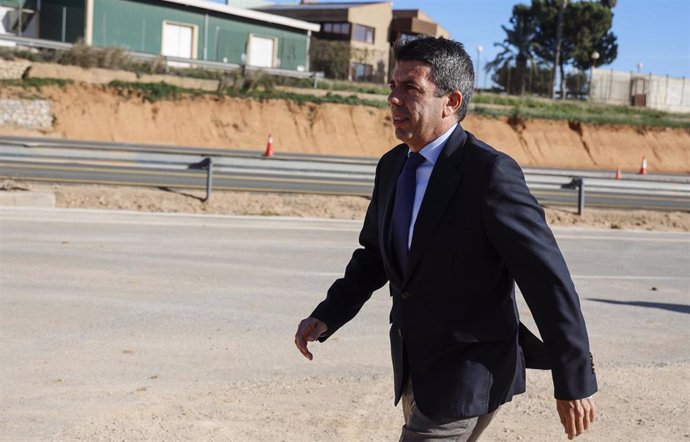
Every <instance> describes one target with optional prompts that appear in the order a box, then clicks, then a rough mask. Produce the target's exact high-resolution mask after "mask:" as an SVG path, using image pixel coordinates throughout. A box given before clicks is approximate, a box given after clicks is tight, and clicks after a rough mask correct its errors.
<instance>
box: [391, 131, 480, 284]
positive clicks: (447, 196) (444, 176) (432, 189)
mask: <svg viewBox="0 0 690 442" xmlns="http://www.w3.org/2000/svg"><path fill="white" fill-rule="evenodd" d="M466 140H467V134H466V133H465V131H464V129H463V128H462V127H461V126H460V125H459V124H458V127H457V128H456V129H455V131H453V133H452V134H451V136H450V138H448V141H447V142H446V145H445V147H444V148H443V152H442V153H441V155H439V157H438V160H437V161H436V165H435V166H434V170H433V171H432V172H431V176H430V177H429V184H428V185H427V188H426V192H425V193H424V199H423V200H422V205H421V207H420V208H419V213H418V214H417V221H416V222H415V227H414V233H413V236H412V245H411V247H410V255H409V258H408V262H407V274H406V275H405V278H404V279H405V281H404V283H403V285H405V283H407V280H408V279H409V277H410V275H412V274H413V273H414V270H415V269H416V267H417V265H418V264H419V260H420V259H421V257H422V254H423V252H424V247H425V246H426V244H428V242H429V239H430V238H431V235H432V233H433V232H434V229H435V228H436V225H437V224H438V222H439V221H440V220H441V218H442V217H443V214H444V213H445V211H446V208H447V207H448V205H449V204H450V202H451V201H452V199H453V195H455V191H456V189H457V187H458V184H460V179H461V173H460V170H459V168H458V167H457V166H458V164H460V162H461V161H462V158H463V149H462V146H463V145H464V144H465V141H466Z"/></svg>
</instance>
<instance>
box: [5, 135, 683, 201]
mask: <svg viewBox="0 0 690 442" xmlns="http://www.w3.org/2000/svg"><path fill="white" fill-rule="evenodd" d="M2 144H4V145H5V146H6V147H5V148H4V149H2V150H0V154H3V156H4V157H12V158H19V159H27V158H28V159H31V160H33V159H44V160H50V161H84V162H93V161H96V162H105V163H108V162H112V163H118V164H120V165H121V164H122V163H130V164H132V165H133V166H134V167H146V168H151V167H153V168H159V169H168V170H169V169H174V170H199V171H203V172H205V176H206V201H208V200H210V198H211V193H212V189H213V173H214V171H223V172H226V171H227V172H231V171H238V170H261V171H262V173H266V174H269V175H276V176H280V175H284V174H292V175H296V176H300V177H305V176H315V177H321V178H324V177H327V178H329V179H337V178H348V179H357V180H359V181H361V182H371V184H372V186H373V177H374V172H375V164H376V161H375V160H373V159H364V158H362V159H356V158H353V159H347V158H342V159H341V158H339V157H332V158H328V157H325V158H321V157H314V156H308V155H299V154H293V155H291V156H286V157H282V156H274V157H270V158H266V157H263V156H262V155H261V154H260V153H258V152H250V151H239V150H209V149H200V148H181V147H171V146H145V145H144V146H136V145H131V144H127V145H117V144H106V143H99V144H97V143H88V142H74V143H72V142H66V141H62V140H54V141H51V140H44V141H43V142H38V141H34V140H33V139H32V140H29V141H22V140H21V139H20V138H16V137H0V145H2ZM71 144H74V146H71ZM322 159H323V161H322ZM569 172H577V171H569ZM590 173H591V172H590ZM525 176H526V181H527V184H528V186H529V187H530V189H531V190H532V191H535V190H558V189H573V190H577V192H578V213H579V214H582V213H583V211H584V209H585V197H586V190H587V191H590V192H612V193H616V194H620V195H626V194H627V195H630V194H637V195H648V196H649V195H651V196H657V195H658V196H674V197H681V198H687V200H688V201H689V205H688V207H689V208H690V182H671V181H664V180H650V179H644V180H638V179H634V180H633V179H623V180H616V179H613V178H597V177H588V176H583V175H582V174H577V175H575V174H556V171H544V172H543V173H535V172H534V169H528V171H527V172H526V175H525Z"/></svg>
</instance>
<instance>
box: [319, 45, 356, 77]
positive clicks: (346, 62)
mask: <svg viewBox="0 0 690 442" xmlns="http://www.w3.org/2000/svg"><path fill="white" fill-rule="evenodd" d="M350 49H351V48H350V45H348V44H347V43H345V42H340V41H330V40H321V39H318V38H314V37H312V39H311V45H310V47H309V59H310V65H311V70H312V71H321V72H323V73H324V75H325V76H326V77H327V78H333V79H336V80H347V76H348V73H349V69H350Z"/></svg>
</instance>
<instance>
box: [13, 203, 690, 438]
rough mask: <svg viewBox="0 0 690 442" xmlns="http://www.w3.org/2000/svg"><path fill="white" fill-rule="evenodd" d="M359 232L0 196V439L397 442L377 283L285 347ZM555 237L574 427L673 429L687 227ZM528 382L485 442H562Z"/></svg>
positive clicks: (644, 431)
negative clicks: (335, 327) (594, 379)
mask: <svg viewBox="0 0 690 442" xmlns="http://www.w3.org/2000/svg"><path fill="white" fill-rule="evenodd" d="M358 228H359V222H358V221H342V220H305V219H290V218H278V217H222V216H195V215H189V216H186V215H177V216H169V215H167V214H152V213H141V212H125V211H103V210H89V211H86V210H52V211H46V210H40V209H2V210H0V241H1V243H2V247H1V248H0V262H2V269H3V271H2V272H0V286H1V287H2V290H0V336H2V345H1V346H0V372H2V373H3V376H2V378H0V392H1V394H0V397H2V400H1V401H0V440H2V441H3V442H4V441H10V442H23V441H31V442H33V441H49V440H55V441H85V442H86V441H88V442H91V441H137V442H138V441H161V442H162V441H219V442H225V441H236V442H245V441H246V442H255V441H257V442H263V441H266V442H268V441H270V442H274V441H288V442H313V441H324V442H330V441H334V442H339V441H343V442H357V441H373V442H381V441H391V442H392V441H394V440H397V435H398V434H399V431H400V425H401V423H402V419H401V414H400V409H399V408H394V407H393V405H392V387H391V384H392V380H391V376H392V375H391V368H390V355H389V349H388V337H387V331H388V320H387V319H388V312H389V309H390V299H389V297H388V294H387V293H386V289H383V290H381V291H380V292H379V293H377V294H375V295H374V296H373V297H372V299H371V300H370V301H369V302H368V303H367V304H366V305H365V307H364V308H363V309H362V311H361V312H360V314H359V315H358V316H357V318H356V319H355V320H353V321H351V323H349V324H348V325H347V326H346V327H343V329H341V330H340V331H339V332H338V334H336V335H335V336H333V338H332V339H330V340H329V341H328V342H327V343H325V344H318V345H314V346H313V351H314V354H315V359H314V361H311V362H308V361H306V360H305V359H304V358H302V356H301V355H299V354H298V352H297V351H296V350H295V348H294V345H293V343H292V336H293V333H294V330H295V326H296V324H297V322H298V321H299V319H300V318H302V317H303V315H305V314H307V313H308V312H309V311H311V309H312V308H313V307H314V305H315V303H317V302H318V301H319V300H320V299H322V298H323V294H324V291H325V289H326V287H328V285H329V284H330V283H331V282H332V280H333V279H334V278H335V277H337V275H339V274H342V270H343V266H344V264H345V263H346V262H347V259H348V257H349V255H350V253H351V251H352V247H353V244H355V243H356V238H357V231H358ZM555 232H556V236H557V238H558V241H559V244H560V245H561V248H562V250H563V252H564V255H565V256H566V258H567V260H568V263H569V265H570V268H571V271H572V272H573V277H574V279H575V283H576V286H577V287H578V291H579V293H580V296H581V302H582V308H583V313H584V314H585V317H586V318H587V324H588V329H589V334H590V339H591V342H592V351H593V353H594V355H595V362H596V369H597V374H598V381H599V387H600V391H599V392H598V393H597V394H596V396H595V399H596V403H597V406H598V409H599V416H598V419H597V422H596V425H595V426H594V427H593V428H592V429H591V431H590V432H589V433H588V434H587V435H585V436H583V437H582V438H580V439H578V440H579V441H582V442H627V441H645V442H647V441H659V442H668V441H672V442H673V441H687V440H688V439H689V438H690V428H689V427H688V422H690V382H688V380H689V379H690V357H689V355H690V353H689V351H690V348H689V347H688V345H687V343H688V340H689V339H690V328H689V327H688V322H687V317H688V316H687V315H688V313H690V307H688V290H687V289H688V280H689V278H688V274H687V272H686V271H685V269H687V268H688V265H689V259H690V257H689V256H688V253H687V250H688V249H687V245H688V243H689V236H690V235H688V234H687V233H676V232H644V231H636V232H632V231H623V230H598V229H584V228H567V229H563V228H556V229H555ZM652 287H654V289H652ZM518 299H519V300H520V297H518ZM519 302H520V301H519ZM519 309H520V314H521V317H522V318H523V320H525V322H526V323H527V324H528V325H529V326H530V327H533V325H532V324H530V323H529V321H530V320H531V318H530V316H529V311H528V310H527V309H526V307H525V306H524V303H522V302H520V304H519ZM528 384H529V385H528V393H527V394H525V395H521V396H519V397H516V398H515V399H514V401H513V402H511V403H509V404H507V405H505V406H504V407H503V408H502V409H501V411H500V413H499V414H498V416H497V418H496V421H495V422H494V423H493V424H492V426H491V427H490V428H489V430H488V432H487V434H486V437H485V438H483V441H484V442H491V441H501V442H512V441H519V440H523V441H534V442H551V441H565V440H566V438H565V436H564V435H563V433H562V429H561V428H559V423H558V420H557V418H556V414H555V410H554V401H553V398H552V386H551V380H550V376H549V373H547V372H539V371H532V370H530V371H529V372H528Z"/></svg>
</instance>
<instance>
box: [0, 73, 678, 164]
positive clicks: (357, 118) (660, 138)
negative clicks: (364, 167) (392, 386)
mask: <svg viewBox="0 0 690 442" xmlns="http://www.w3.org/2000/svg"><path fill="white" fill-rule="evenodd" d="M39 94H40V95H41V96H42V97H44V98H47V99H50V100H52V101H53V103H54V107H53V112H54V116H55V124H54V126H53V129H52V130H47V131H42V132H39V131H31V130H27V129H19V128H9V127H0V134H6V135H32V136H35V135H43V136H46V137H55V138H65V139H74V140H94V141H112V142H128V143H155V144H171V145H180V146H204V147H218V148H239V149H251V150H259V151H262V150H263V149H264V146H265V144H266V139H267V137H268V135H269V134H272V135H273V140H274V149H275V150H276V151H278V152H305V153H320V154H334V155H353V156H371V157H377V156H380V155H381V154H382V153H384V152H385V151H387V150H388V149H389V148H390V147H392V146H394V145H395V144H397V143H398V141H397V140H396V139H395V138H394V137H393V131H392V130H391V125H390V119H389V116H388V111H387V110H386V109H377V108H373V107H365V106H349V105H342V104H313V103H296V102H292V101H287V100H264V101H259V100H249V99H237V98H229V97H215V96H204V97H196V98H194V97H186V98H182V99H179V100H176V101H158V102H155V103H149V102H146V101H144V100H142V99H141V97H138V96H130V97H123V96H121V95H118V94H117V93H116V92H115V91H114V90H112V89H110V88H108V87H107V86H103V85H89V84H77V85H72V86H68V87H65V88H59V87H45V88H43V89H42V90H41V91H40V92H39ZM27 95H34V96H35V95H36V94H34V93H28V92H27V91H26V90H23V89H21V88H14V87H6V88H4V89H3V90H2V91H0V97H3V98H10V97H12V98H17V97H22V96H27ZM463 126H464V127H465V128H466V129H468V130H469V131H471V132H473V133H475V134H476V135H477V136H478V137H479V138H481V139H483V140H484V141H486V142H487V143H489V144H491V145H493V146H494V147H496V148H498V149H499V150H502V151H504V152H506V153H508V154H509V155H511V156H513V157H514V158H515V159H516V160H517V161H518V162H519V163H520V164H521V165H523V166H545V167H565V168H585V169H605V170H614V169H616V168H617V167H621V168H622V169H623V172H624V173H625V172H628V173H630V172H636V171H637V170H638V169H639V166H640V160H641V158H642V157H643V156H645V157H647V159H648V162H649V171H650V172H676V173H690V131H688V130H684V129H657V128H640V127H627V126H597V125H586V124H580V123H574V122H567V121H546V120H528V121H524V122H512V121H509V119H508V118H483V117H476V116H472V115H470V116H468V118H467V119H466V120H465V122H464V123H463Z"/></svg>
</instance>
